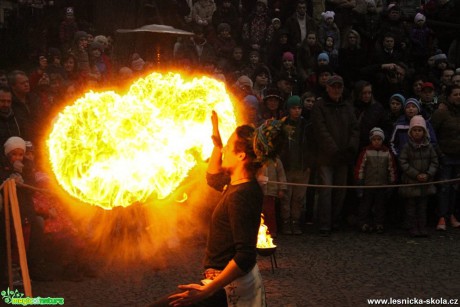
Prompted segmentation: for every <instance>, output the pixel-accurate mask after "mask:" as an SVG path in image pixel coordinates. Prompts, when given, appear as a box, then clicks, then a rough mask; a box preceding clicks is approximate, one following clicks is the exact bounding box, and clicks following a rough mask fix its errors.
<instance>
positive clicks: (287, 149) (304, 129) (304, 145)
mask: <svg viewBox="0 0 460 307" xmlns="http://www.w3.org/2000/svg"><path fill="white" fill-rule="evenodd" d="M283 129H284V136H285V137H284V140H283V145H282V146H281V148H282V150H281V152H280V159H281V161H282V162H283V165H284V169H285V170H286V172H287V171H289V170H306V169H307V168H308V167H309V166H310V165H311V162H312V161H311V159H310V157H311V151H312V148H311V147H312V145H313V144H312V135H311V131H310V130H311V122H308V121H307V120H306V119H305V118H303V117H300V118H299V119H298V120H297V121H293V120H291V119H289V118H288V119H286V121H285V125H284V126H283Z"/></svg>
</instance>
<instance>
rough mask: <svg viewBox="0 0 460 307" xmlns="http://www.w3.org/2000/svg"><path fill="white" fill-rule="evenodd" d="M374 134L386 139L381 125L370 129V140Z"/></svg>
mask: <svg viewBox="0 0 460 307" xmlns="http://www.w3.org/2000/svg"><path fill="white" fill-rule="evenodd" d="M374 136H379V137H381V138H382V141H384V140H385V133H384V132H383V130H382V129H380V128H379V127H374V128H372V129H371V131H369V140H372V138H373V137H374Z"/></svg>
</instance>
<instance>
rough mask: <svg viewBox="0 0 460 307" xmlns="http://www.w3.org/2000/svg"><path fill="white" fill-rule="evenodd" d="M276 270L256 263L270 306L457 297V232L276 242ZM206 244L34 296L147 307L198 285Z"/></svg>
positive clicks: (39, 288)
mask: <svg viewBox="0 0 460 307" xmlns="http://www.w3.org/2000/svg"><path fill="white" fill-rule="evenodd" d="M275 243H276V244H277V245H278V247H277V251H276V260H277V264H278V267H277V268H275V269H274V272H272V267H271V261H270V257H259V259H258V264H259V267H260V270H261V272H262V276H263V279H264V284H265V287H266V292H267V301H268V304H269V306H275V307H303V306H368V304H367V300H366V299H369V298H390V297H391V298H400V299H402V298H423V299H425V298H431V297H433V298H441V297H442V298H458V299H460V229H448V230H447V231H446V232H442V233H441V232H436V231H435V230H432V231H431V232H430V237H429V238H423V239H413V238H409V237H408V236H407V235H406V233H405V232H403V231H397V230H393V231H391V232H389V233H385V234H383V235H377V234H360V233H357V232H355V231H351V230H348V231H347V230H345V231H342V232H338V233H333V234H332V236H331V237H328V238H323V237H319V236H318V234H317V232H316V231H314V230H313V229H308V227H307V229H306V232H305V233H304V234H303V235H301V236H279V237H278V238H277V239H275ZM203 252H204V245H203V244H202V243H200V244H193V245H191V244H190V243H187V244H184V245H183V246H181V247H180V248H177V249H172V250H169V251H167V252H166V253H165V255H166V256H167V261H166V263H164V264H162V265H153V264H151V263H144V264H138V265H136V266H132V267H130V268H123V269H121V268H117V267H109V268H106V269H103V270H102V273H101V274H100V276H99V277H98V278H94V279H87V280H85V281H83V282H67V281H53V282H35V283H33V295H34V297H36V296H41V297H48V296H50V297H64V299H65V305H66V306H146V305H147V304H148V303H149V302H152V301H153V300H155V299H156V298H158V297H160V296H162V295H165V294H167V293H169V292H171V291H173V290H175V288H176V286H177V285H178V284H181V283H188V282H196V281H199V279H200V272H201V271H202V269H201V259H202V258H203Z"/></svg>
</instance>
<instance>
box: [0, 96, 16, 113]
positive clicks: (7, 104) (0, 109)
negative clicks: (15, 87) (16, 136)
mask: <svg viewBox="0 0 460 307" xmlns="http://www.w3.org/2000/svg"><path fill="white" fill-rule="evenodd" d="M12 102H13V95H11V93H10V92H4V91H2V90H0V113H9V112H10V110H11V103H12Z"/></svg>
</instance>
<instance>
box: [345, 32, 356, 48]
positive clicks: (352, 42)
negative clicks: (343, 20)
mask: <svg viewBox="0 0 460 307" xmlns="http://www.w3.org/2000/svg"><path fill="white" fill-rule="evenodd" d="M347 38H348V45H350V46H356V45H357V44H358V37H357V36H356V35H355V34H354V33H350V34H348V37H347Z"/></svg>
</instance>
